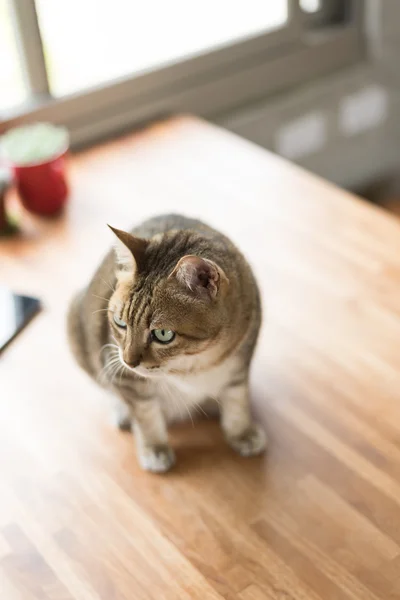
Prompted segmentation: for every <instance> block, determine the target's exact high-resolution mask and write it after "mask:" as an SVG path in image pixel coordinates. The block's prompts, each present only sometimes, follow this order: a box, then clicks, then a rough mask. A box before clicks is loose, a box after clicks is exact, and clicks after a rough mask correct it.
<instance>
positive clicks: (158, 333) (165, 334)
mask: <svg viewBox="0 0 400 600" xmlns="http://www.w3.org/2000/svg"><path fill="white" fill-rule="evenodd" d="M151 334H152V336H153V339H154V340H156V342H160V344H169V343H170V342H172V340H173V339H174V337H175V332H174V331H171V329H153V331H152V332H151Z"/></svg>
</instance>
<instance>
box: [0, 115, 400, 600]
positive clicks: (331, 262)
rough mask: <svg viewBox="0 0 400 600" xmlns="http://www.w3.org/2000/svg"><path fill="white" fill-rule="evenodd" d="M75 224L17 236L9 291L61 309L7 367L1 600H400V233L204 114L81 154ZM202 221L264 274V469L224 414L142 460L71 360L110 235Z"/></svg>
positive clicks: (259, 394)
mask: <svg viewBox="0 0 400 600" xmlns="http://www.w3.org/2000/svg"><path fill="white" fill-rule="evenodd" d="M71 180H72V196H71V203H70V208H69V211H68V214H67V215H66V216H65V218H63V219H62V220H59V221H57V222H54V223H51V222H47V223H46V222H44V223H43V222H36V221H30V222H27V231H26V236H25V238H24V239H22V240H17V239H15V240H14V241H7V242H5V241H1V245H0V281H1V282H2V283H4V282H5V283H7V284H8V285H10V286H11V287H13V288H15V289H18V290H21V291H23V292H27V293H32V294H37V295H39V296H40V297H42V298H43V300H44V302H45V305H46V309H45V311H44V312H43V313H42V314H41V316H40V317H38V318H36V319H35V321H34V322H33V323H32V324H31V325H30V326H29V328H28V329H26V330H25V332H24V333H23V334H22V335H21V336H20V337H19V338H18V339H17V340H16V341H15V343H13V344H12V345H11V346H10V348H9V349H8V350H7V352H6V353H5V354H4V355H3V356H2V357H1V359H0V382H1V388H0V390H1V391H0V393H1V403H0V410H1V414H0V469H1V471H0V473H1V475H0V590H1V591H0V597H1V598H2V600H3V599H4V600H37V599H40V600H71V599H74V600H99V599H102V600H103V599H104V600H116V599H118V600H142V599H143V600H147V599H155V600H164V599H171V600H180V599H185V600H189V599H195V600H205V599H207V600H217V599H221V598H226V599H229V600H232V599H236V598H239V599H240V600H264V599H266V600H271V599H276V600H331V599H332V600H333V599H334V600H377V599H381V600H394V599H395V598H400V224H399V222H398V221H397V220H395V219H394V218H391V217H390V216H388V215H386V214H385V213H384V212H382V211H381V210H378V209H376V208H373V207H371V206H368V205H367V204H364V203H363V202H361V201H359V200H357V199H356V198H354V197H353V196H351V195H350V194H348V193H346V192H344V191H342V190H339V189H337V188H335V187H333V186H332V185H330V184H328V183H326V182H324V181H322V180H320V179H317V178H316V177H314V176H312V175H309V174H308V173H305V172H304V171H302V170H300V169H298V168H296V167H294V166H293V165H291V164H289V163H287V162H285V161H283V160H281V159H279V158H277V157H275V156H272V155H270V154H268V153H267V152H265V151H263V150H261V149H259V148H257V147H255V146H252V145H251V144H249V143H247V142H245V141H243V140H240V139H238V138H236V137H234V136H232V135H230V134H228V133H226V132H223V131H220V130H218V129H216V128H215V127H213V126H211V125H208V124H206V123H203V122H201V121H198V120H196V119H193V118H179V119H176V120H171V121H169V122H166V123H165V124H159V125H155V126H154V127H151V128H149V129H147V130H145V131H143V132H140V133H138V134H136V135H131V136H128V137H126V138H125V139H123V140H119V141H115V142H111V143H108V144H106V145H103V146H101V147H98V148H95V149H92V150H89V151H86V152H84V153H82V154H79V155H78V156H76V157H75V158H74V159H73V161H72V168H71ZM165 211H168V212H169V211H181V212H184V213H186V214H189V215H194V216H199V217H201V218H203V219H205V220H207V221H208V222H210V223H211V224H212V225H215V226H216V227H218V228H220V229H222V230H224V231H225V232H226V233H227V234H228V235H230V236H231V237H232V238H233V239H234V240H236V242H237V243H238V244H239V246H240V247H241V248H242V249H243V251H244V252H245V253H246V254H247V256H248V258H249V259H250V261H251V262H252V264H253V265H254V269H255V271H256V273H257V275H258V278H259V281H260V285H261V288H262V294H263V299H264V303H265V307H266V319H265V323H264V327H263V331H262V335H261V340H260V344H259V347H258V351H257V356H256V359H255V363H254V369H253V378H252V390H253V396H254V406H255V410H256V411H257V413H258V414H259V418H260V419H261V421H262V423H263V424H264V425H265V427H266V429H267V431H268V433H269V436H270V449H269V454H268V456H266V457H261V458H256V459H241V458H239V457H237V456H235V455H234V454H233V453H232V451H231V450H230V449H229V448H228V447H227V446H226V445H225V444H224V442H223V441H222V438H221V434H220V431H219V428H218V426H217V424H216V423H213V422H201V423H198V424H196V426H195V427H194V428H192V425H191V424H190V423H189V424H187V425H184V426H180V427H177V428H176V429H175V430H174V431H173V432H172V443H173V445H174V447H175V448H176V450H177V457H178V465H177V467H176V469H175V470H174V471H172V472H171V473H170V474H168V475H167V476H155V475H151V474H148V473H143V472H141V471H140V470H139V468H138V466H137V463H136V459H135V457H134V449H133V444H132V440H131V438H130V435H129V434H123V433H121V432H119V431H117V430H116V429H115V428H114V426H113V425H112V424H111V422H110V420H109V399H108V398H107V397H106V395H105V394H104V392H102V391H101V390H100V389H99V388H97V387H96V386H95V385H94V384H92V383H91V382H90V381H89V380H88V379H87V378H86V376H85V375H84V374H83V373H81V372H80V371H79V370H78V368H77V367H76V366H75V364H74V362H73V361H72V359H71V357H70V355H69V352H68V349H67V347H66V342H65V332H64V313H65V310H66V305H67V302H68V299H69V297H70V294H71V293H72V291H73V290H74V289H76V288H77V287H79V286H80V285H81V284H82V283H83V282H85V281H87V278H88V276H89V275H90V274H91V272H92V269H93V267H94V266H95V265H96V263H97V262H98V261H99V258H100V256H101V255H102V254H103V252H104V251H105V250H106V249H107V247H108V246H109V244H111V242H112V237H111V234H110V232H109V231H108V230H107V228H106V226H105V224H106V222H109V223H111V224H113V225H115V226H116V227H121V228H123V227H128V226H130V225H131V224H133V223H135V222H137V221H139V220H141V219H143V218H145V217H147V216H149V215H150V214H154V213H159V212H165Z"/></svg>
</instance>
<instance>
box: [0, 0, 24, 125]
mask: <svg viewBox="0 0 400 600" xmlns="http://www.w3.org/2000/svg"><path fill="white" fill-rule="evenodd" d="M26 95H27V91H26V88H25V85H24V80H23V76H22V69H21V65H20V61H19V56H18V51H17V45H16V40H15V35H14V31H13V24H12V19H11V13H10V6H9V3H8V0H0V113H1V111H2V110H4V109H8V108H11V107H13V106H15V105H18V104H20V103H21V102H23V101H24V100H25V99H26Z"/></svg>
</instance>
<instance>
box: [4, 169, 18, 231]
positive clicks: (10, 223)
mask: <svg viewBox="0 0 400 600" xmlns="http://www.w3.org/2000/svg"><path fill="white" fill-rule="evenodd" d="M10 184H11V174H10V172H9V171H8V170H7V169H2V168H0V236H1V235H10V234H12V233H15V232H16V231H17V225H16V223H15V221H14V220H13V219H12V217H10V215H9V214H8V213H7V207H6V194H7V190H8V188H9V187H10Z"/></svg>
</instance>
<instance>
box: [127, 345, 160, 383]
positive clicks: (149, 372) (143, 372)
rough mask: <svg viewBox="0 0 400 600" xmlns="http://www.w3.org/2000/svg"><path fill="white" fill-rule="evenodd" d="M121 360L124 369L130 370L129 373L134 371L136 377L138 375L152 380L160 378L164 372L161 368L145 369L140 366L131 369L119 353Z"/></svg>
mask: <svg viewBox="0 0 400 600" xmlns="http://www.w3.org/2000/svg"><path fill="white" fill-rule="evenodd" d="M119 358H120V361H121V363H122V364H123V365H124V367H125V368H126V369H128V371H132V373H135V375H138V376H139V377H144V378H148V379H151V378H156V377H159V376H160V375H161V374H162V370H161V369H160V367H144V366H143V365H138V366H137V367H131V366H130V365H128V364H127V363H126V362H125V361H124V359H123V357H122V352H121V351H120V353H119Z"/></svg>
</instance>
